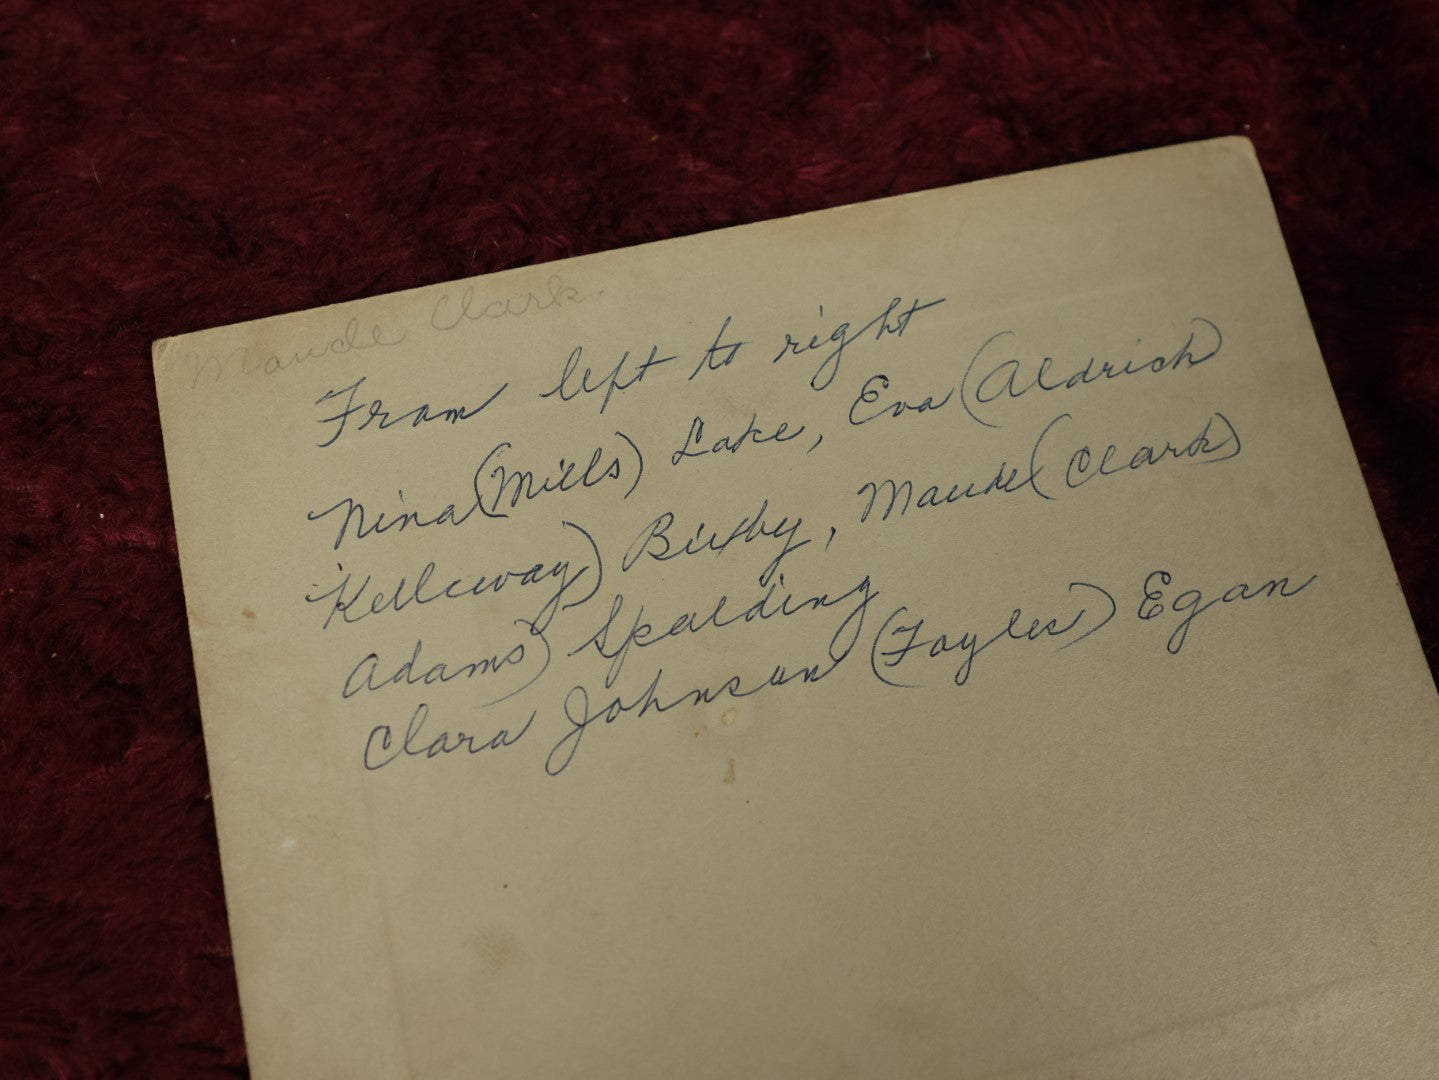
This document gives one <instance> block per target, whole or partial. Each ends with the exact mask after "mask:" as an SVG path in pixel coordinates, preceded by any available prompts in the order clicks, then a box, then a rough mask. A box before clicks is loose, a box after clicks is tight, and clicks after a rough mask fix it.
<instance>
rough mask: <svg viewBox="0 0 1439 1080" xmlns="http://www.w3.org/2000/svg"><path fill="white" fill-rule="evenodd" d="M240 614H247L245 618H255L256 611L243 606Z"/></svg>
mask: <svg viewBox="0 0 1439 1080" xmlns="http://www.w3.org/2000/svg"><path fill="white" fill-rule="evenodd" d="M240 614H241V615H243V616H245V618H247V619H253V618H254V617H255V613H254V612H253V611H251V610H250V609H249V608H247V607H246V608H241V609H240Z"/></svg>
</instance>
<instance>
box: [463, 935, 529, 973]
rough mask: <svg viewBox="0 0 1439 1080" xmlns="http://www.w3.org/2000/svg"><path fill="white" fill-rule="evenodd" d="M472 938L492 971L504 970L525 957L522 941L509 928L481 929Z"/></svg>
mask: <svg viewBox="0 0 1439 1080" xmlns="http://www.w3.org/2000/svg"><path fill="white" fill-rule="evenodd" d="M470 940H471V942H472V944H473V945H474V948H475V951H476V952H477V953H479V954H480V959H482V960H483V961H484V962H485V963H486V964H487V965H488V966H489V968H490V970H491V971H503V970H504V969H505V968H507V967H511V966H513V965H514V964H515V963H517V962H518V961H520V960H522V959H524V955H525V953H524V950H523V949H521V948H520V943H519V942H518V941H516V940H515V936H514V935H513V934H511V933H510V932H509V931H507V930H480V931H478V932H477V933H476V934H475V935H474V937H472V938H471V939H470Z"/></svg>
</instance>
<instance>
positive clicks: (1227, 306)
mask: <svg viewBox="0 0 1439 1080" xmlns="http://www.w3.org/2000/svg"><path fill="white" fill-rule="evenodd" d="M154 361H155V379H156V386H157V390H158V396H159V402H160V408H161V415H162V419H163V425H164V434H165V445H166V455H167V460H168V465H169V473H170V484H171V490H172V493H173V501H174V509H175V521H176V530H177V535H178V540H179V547H180V556H181V566H182V571H183V576H184V584H185V592H186V600H187V605H188V613H189V621H190V633H191V642H192V645H193V651H194V658H195V669H196V676H197V680H198V686H199V693H200V706H201V713H202V719H203V725H204V732H205V741H206V748H207V754H208V759H209V767H210V772H211V779H212V785H213V793H214V801H215V814H216V823H217V828H218V833H219V842H220V852H221V857H222V862H223V869H224V878H225V891H226V902H227V906H228V911H229V919H230V926H231V932H232V937H233V943H234V951H235V962H236V968H237V973H238V979H239V989H240V995H241V1003H242V1008H243V1014H244V1023H245V1031H246V1040H247V1046H248V1050H249V1055H250V1061H251V1067H252V1070H253V1073H254V1075H255V1076H256V1077H257V1078H258V1080H271V1078H275V1077H344V1078H352V1077H416V1078H421V1077H423V1078H432V1077H433V1078H442V1077H456V1078H458V1077H471V1076H497V1077H500V1076H503V1077H509V1078H530V1077H533V1078H549V1077H563V1076H585V1077H589V1078H595V1080H598V1078H607V1077H614V1078H626V1080H631V1078H642V1077H656V1078H658V1077H688V1078H697V1080H701V1078H721V1077H766V1076H767V1077H815V1078H819V1077H874V1076H906V1077H946V1078H956V1077H997V1076H1004V1077H1032V1078H1039V1077H1060V1076H1065V1077H1068V1076H1104V1077H1153V1076H1165V1077H1189V1076H1192V1077H1199V1076H1216V1075H1226V1076H1256V1077H1257V1076H1264V1077H1283V1076H1293V1077H1307V1078H1313V1077H1349V1076H1358V1075H1364V1076H1418V1075H1423V1074H1424V1072H1425V1070H1426V1069H1428V1068H1432V1067H1433V1065H1434V1062H1435V1061H1436V1060H1439V1057H1436V1055H1439V1001H1436V972H1439V966H1436V962H1439V920H1436V918H1435V914H1434V912H1435V904H1436V900H1439V862H1436V858H1435V848H1434V841H1435V837H1436V831H1435V826H1436V822H1439V785H1436V783H1435V779H1434V777H1435V768H1436V764H1439V761H1436V746H1439V743H1436V738H1439V736H1436V720H1439V705H1436V696H1435V689H1434V683H1433V681H1432V679H1431V676H1430V673H1429V670H1428V668H1427V666H1426V664H1425V660H1424V657H1423V656H1422V654H1421V651H1420V647H1419V643H1418V641H1417V639H1416V637H1415V634H1414V630H1413V626H1412V623H1411V621H1410V619H1409V615H1408V611H1407V609H1406V607H1405V603H1404V599H1403V596H1402V594H1401V592H1400V589H1399V586H1398V583H1397V581H1396V578H1395V574H1394V569H1393V566H1392V564H1391V562H1390V560H1389V557H1388V554H1387V552H1386V550H1385V547H1384V542H1383V538H1382V536H1381V534H1380V531H1379V527H1378V525H1377V523H1376V520H1375V517H1374V514H1373V511H1372V509H1371V507H1370V504H1369V500H1368V496H1367V494H1366V491H1365V488H1364V483H1363V480H1362V477H1361V475H1360V472H1359V468H1358V465H1357V463H1356V461H1355V458H1354V453H1353V450H1352V448H1351V446H1350V443H1349V440H1348V437H1347V435H1346V432H1345V428H1344V424H1343V421H1342V419H1341V416H1340V414H1339V411H1338V409H1337V407H1336V403H1335V400H1334V396H1333V392H1332V390H1331V388H1330V385H1329V382H1328V379H1327V377H1326V374H1325V368H1324V363H1323V360H1322V358H1321V357H1320V355H1319V352H1318V349H1317V346H1316V344H1315V341H1314V337H1313V333H1312V331H1311V328H1310V324H1309V321H1308V317H1307V315H1306V312H1305V308H1304V304H1303V301H1302V298H1301V296H1300V293H1299V290H1298V287H1297V285H1296V282H1295V279H1294V274H1293V271H1292V269H1291V267H1290V264H1289V260H1288V257H1287V255H1286V251H1285V246H1284V241H1283V238H1282V236H1281V235H1280V232H1279V229H1278V225H1277V223H1276V220H1275V216H1274V210H1273V207H1272V204H1271V202H1270V199H1269V195H1268V192H1267V189H1266V186H1265V183H1264V178H1263V175H1262V173H1261V171H1260V168H1259V166H1258V163H1257V162H1256V160H1255V157H1254V152H1253V149H1252V148H1251V146H1250V144H1249V143H1248V142H1247V141H1246V140H1243V139H1220V140H1215V141H1210V142H1202V143H1194V144H1188V145H1183V146H1176V147H1171V148H1166V149H1161V150H1153V151H1147V152H1143V153H1138V154H1131V155H1126V156H1122V157H1116V158H1110V159H1105V160H1100V161H1093V162H1086V163H1081V164H1075V165H1068V166H1064V167H1060V168H1055V169H1049V170H1044V171H1040V172H1034V173H1028V174H1023V175H1019V176H1014V177H1008V178H1003V179H998V180H991V181H984V182H980V183H974V184H968V185H963V186H959V187H953V188H947V189H942V190H936V191H928V192H922V193H918V194H912V195H905V196H900V197H896V198H890V199H885V200H882V201H878V202H873V203H867V204H862V205H856V206H847V207H841V208H838V209H833V210H827V211H823V212H820V213H815V214H809V215H804V216H801V217H797V218H791V219H786V220H779V221H770V222H765V223H761V224H755V225H748V226H743V227H739V228H733V229H727V230H722V231H718V232H713V233H708V234H704V235H700V236H694V237H688V238H684V239H677V240H671V241H665V242H661V243H655V244H649V245H645V246H642V247H637V248H632V249H627V250H620V251H612V252H606V253H602V254H597V255H588V256H584V257H580V258H574V259H569V260H565V261H562V262H557V263H552V264H548V265H541V266H531V267H523V268H519V269H514V270H509V271H506V272H504V273H498V274H493V275H489V276H485V277H480V278H475V279H472V280H469V281H461V282H450V283H446V284H440V285H435V286H432V287H428V288H421V289H415V290H412V291H408V292H403V293H397V294H394V295H388V296H379V297H372V298H369V299H363V300H357V301H354V302H350V303H343V304H338V305H335V306H333V307H327V308H322V309H318V310H313V311H307V312H301V313H297V314H291V315H281V316H277V317H274V318H267V319H261V320H258V321H255V322H249V323H245V324H242V325H237V326H229V327H222V328H218V329H212V330H204V331H201V332H198V333H193V334H187V335H184V336H180V337H174V338H169V339H166V340H162V341H159V342H157V343H156V345H155V350H154Z"/></svg>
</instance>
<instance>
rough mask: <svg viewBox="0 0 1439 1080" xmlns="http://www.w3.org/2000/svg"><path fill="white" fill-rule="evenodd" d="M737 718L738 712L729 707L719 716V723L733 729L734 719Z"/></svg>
mask: <svg viewBox="0 0 1439 1080" xmlns="http://www.w3.org/2000/svg"><path fill="white" fill-rule="evenodd" d="M737 716H739V711H738V710H737V709H735V707H734V706H733V705H731V706H730V707H729V708H728V709H726V710H725V711H724V712H723V713H722V714H721V716H720V723H721V724H723V725H724V726H725V727H733V726H734V722H735V718H736V717H737Z"/></svg>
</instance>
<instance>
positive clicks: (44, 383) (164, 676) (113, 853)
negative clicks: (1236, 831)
mask: <svg viewBox="0 0 1439 1080" xmlns="http://www.w3.org/2000/svg"><path fill="white" fill-rule="evenodd" d="M401 7H405V6H404V5H399V4H396V3H394V2H393V0H385V2H375V0H359V2H354V3H339V2H328V3H315V4H301V3H297V2H293V0H292V2H285V3H280V2H263V3H237V2H228V0H210V2H207V3H195V4H189V3H184V4H182V3H174V4H168V5H161V4H158V3H134V4H130V5H120V4H116V5H109V4H94V5H85V4H78V3H73V2H63V0H62V2H53V3H41V2H38V0H37V2H26V0H0V1076H3V1077H17V1078H23V1077H98V1076H137V1077H160V1078H164V1077H207V1076H234V1075H244V1074H245V1067H244V1061H245V1053H244V1047H243V1042H242V1036H241V1029H240V1018H239V1010H238V1005H237V1001H236V996H235V984H234V974H233V967H232V962H231V958H230V952H229V941H228V937H227V933H226V924H225V908H224V901H223V897H222V893H221V887H220V868H219V860H218V856H217V853H216V847H215V836H214V825H213V818H212V814H211V807H210V803H209V801H208V796H207V791H208V784H207V779H206V773H205V757H204V748H203V745H202V742H201V735H200V721H199V713H198V706H197V701H196V694H195V683H194V676H193V672H192V669H191V662H190V651H189V643H188V637H187V631H186V624H185V609H184V602H183V597H182V594H181V588H180V576H179V571H178V566H177V562H176V552H175V540H174V534H173V527H172V523H171V512H170V505H169V497H168V493H167V488H166V473H165V462H164V458H163V455H162V451H161V440H160V427H159V419H158V416H157V413H156V406H155V394H154V387H153V383H152V379H151V374H150V360H149V348H150V342H151V340H152V339H154V338H157V337H161V336H165V335H171V334H176V333H181V332H184V331H188V330H195V329H199V328H202V327H208V326H212V325H218V324H222V323H230V322H235V321H238V320H242V319H251V318H255V317H258V316H263V315H270V314H275V313H279V312H283V311H289V310H293V309H298V308H305V307H310V306H314V305H318V304H325V303H332V302H335V301H340V300H345V299H349V298H353V297H359V296H366V295H370V294H373V293H381V292H388V291H391V290H395V289H403V288H408V287H412V286H417V285H424V284H429V283H433V282H438V281H443V280H447V279H452V278H458V277H463V276H468V275H472V274H478V273H481V272H485V271H490V270H498V269H502V268H505V267H512V266H518V265H523V264H527V263H534V262H540V261H544V260H549V259H554V258H557V257H561V256H567V255H575V254H579V253H584V252H592V251H600V250H604V249H606V248H612V247H616V246H621V245H628V244H635V243H639V242H642V241H648V240H656V239H660V238H663V237H671V236H683V235H686V234H689V233H694V232H697V231H700V230H704V229H711V228H715V227H718V226H724V225H734V224H738V223H742V222H749V221H756V220H761V219H765V218H771V217H775V216H779V215H784V214H793V213H796V212H799V211H805V210H814V209H818V208H822V207H827V206H833V205H838V204H842V203H849V202H856V201H860V200H865V199H873V198H877V197H880V196H885V195H893V194H896V193H900V192H905V191H913V190H917V189H922V188H928V187H934V186H938V185H943V184H952V183H956V182H959V181H964V180H972V179H976V178H980V177H989V176H996V175H1000V174H1004V173H1009V172H1014V171H1018V170H1022V169H1031V168H1035V167H1037V166H1044V165H1053V164H1058V163H1062V162H1069V161H1076V160H1080V159H1083V158H1088V157H1093V156H1098V155H1104V154H1112V153H1117V152H1120V151H1126V150H1137V149H1142V148H1146V147H1152V146H1158V145H1163V144H1166V143H1172V142H1178V141H1183V140H1188V139H1197V138H1203V137H1207V136H1216V135H1228V134H1234V133H1243V134H1247V135H1249V136H1250V137H1251V138H1252V139H1253V140H1254V143H1255V145H1256V147H1257V149H1258V152H1259V157H1260V160H1261V162H1262V163H1263V165H1264V169H1265V172H1266V173H1267V175H1268V178H1269V182H1270V185H1271V187H1272V190H1273V192H1274V196H1275V200H1276V202H1277V204H1278V209H1279V217H1280V220H1281V223H1282V225H1283V228H1284V231H1285V234H1286V236H1287V238H1288V241H1289V245H1290V250H1291V254H1292V256H1293V260H1294V263H1295V267H1296V269H1297V272H1298V275H1299V280H1300V282H1301V284H1302V286H1303V289H1304V293H1305V296H1306V299H1307V301H1308V304H1309V308H1310V311H1311V313H1312V316H1313V320H1314V325H1315V329H1316V331H1317V333H1318V337H1319V341H1320V345H1321V347H1322V348H1323V350H1324V354H1325V357H1326V359H1327V361H1328V364H1329V368H1330V371H1331V374H1332V376H1333V379H1334V383H1335V386H1336V388H1337V391H1338V394H1339V398H1340V401H1341V403H1342V405H1343V409H1344V414H1345V417H1346V419H1347V421H1348V423H1349V427H1350V431H1351V432H1352V435H1353V439H1354V442H1355V445H1356V447H1357V449H1358V453H1359V458H1360V461H1361V462H1362V463H1363V466H1364V472H1365V476H1366V478H1367V480H1368V482H1369V487H1370V491H1371V492H1372V494H1373V498H1374V502H1375V504H1376V506H1377V508H1378V513H1379V518H1380V520H1381V522H1382V523H1383V526H1384V530H1385V534H1386V536H1387V537H1388V540H1389V543H1390V546H1391V548H1392V550H1393V553H1394V557H1395V561H1396V563H1397V565H1398V570H1399V576H1400V578H1401V579H1402V581H1403V583H1404V586H1405V588H1406V590H1407V593H1408V596H1409V601H1410V604H1411V605H1412V608H1413V611H1414V615H1415V618H1416V620H1417V622H1418V625H1419V630H1420V634H1421V637H1422V639H1423V641H1424V644H1425V646H1426V648H1427V649H1428V651H1429V655H1430V657H1431V663H1432V662H1434V659H1435V658H1436V657H1439V649H1436V646H1439V574H1436V571H1435V569H1434V566H1433V564H1432V562H1431V558H1430V557H1431V555H1432V553H1433V551H1434V541H1435V534H1436V525H1439V463H1436V457H1439V359H1436V354H1439V292H1436V283H1439V215H1436V212H1435V211H1436V194H1439V185H1436V183H1435V179H1436V164H1437V163H1439V131H1436V119H1435V118H1436V105H1435V103H1436V102H1439V62H1436V56H1439V5H1435V4H1433V3H1431V2H1429V0H1412V2H1382V3H1380V2H1367V3H1363V4H1355V5H1353V6H1352V7H1349V6H1340V5H1330V4H1299V5H1297V6H1296V5H1293V4H1284V3H1275V2H1268V3H1255V4H1252V5H1237V4H1222V3H1210V4H1206V5H1193V6H1191V5H1183V4H1179V3H1164V2H1161V0H1151V2H1148V3H1140V2H1136V3H1103V2H1097V0H1095V2H1077V0H1074V2H1063V0H1049V2H1042V3H1033V4H1021V3H1014V4H1005V5H1002V6H1001V5H999V4H990V3H960V4H954V5H950V4H939V3H921V2H903V0H895V2H891V3H858V2H848V0H829V2H827V3H825V4H822V5H818V4H817V5H814V6H813V7H806V6H803V5H792V4H790V3H783V2H778V3H777V2H761V3H755V4H712V5H707V6H704V7H690V6H679V5H673V6H672V5H665V4H644V5H631V4H619V3H612V2H603V3H577V4H564V5H546V4H542V3H538V2H536V3H535V4H533V5H526V4H524V3H521V2H510V0H506V2H500V3H490V4H486V3H479V2H471V3H463V2H452V3H423V4H414V5H409V6H408V7H405V10H403V11H402V12H401V11H399V10H398V9H399V8H401ZM1176 257H1177V258H1182V257H1183V253H1182V252H1177V253H1176ZM1313 496H1314V498H1317V499H1324V498H1326V493H1325V492H1323V491H1316V492H1314V493H1313ZM336 989H337V992H342V989H343V988H338V987H337V988H336Z"/></svg>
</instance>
